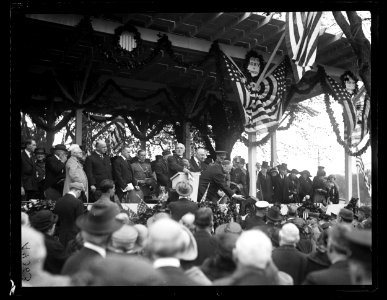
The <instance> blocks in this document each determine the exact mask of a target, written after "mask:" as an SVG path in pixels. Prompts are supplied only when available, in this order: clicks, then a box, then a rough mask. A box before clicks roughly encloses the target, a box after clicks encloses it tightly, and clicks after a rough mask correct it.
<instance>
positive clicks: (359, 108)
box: [351, 86, 371, 147]
mask: <svg viewBox="0 0 387 300" xmlns="http://www.w3.org/2000/svg"><path fill="white" fill-rule="evenodd" d="M370 102H371V101H370V98H369V96H368V94H367V93H366V91H365V88H364V86H363V87H362V88H361V89H360V91H359V92H358V93H357V95H356V96H354V97H353V100H352V103H353V104H354V107H355V113H356V124H355V128H354V130H353V133H352V141H351V142H352V143H351V146H352V147H356V146H358V145H359V144H360V143H361V142H362V141H363V139H364V138H365V136H366V135H367V133H368V132H369V128H370V104H371V103H370Z"/></svg>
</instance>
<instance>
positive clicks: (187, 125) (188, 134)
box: [183, 122, 192, 159]
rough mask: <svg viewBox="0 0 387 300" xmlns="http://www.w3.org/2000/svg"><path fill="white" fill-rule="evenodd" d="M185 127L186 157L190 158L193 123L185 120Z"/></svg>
mask: <svg viewBox="0 0 387 300" xmlns="http://www.w3.org/2000/svg"><path fill="white" fill-rule="evenodd" d="M183 126H184V128H183V134H184V139H185V141H184V146H185V157H186V158H187V159H190V157H191V140H192V137H191V131H190V129H191V123H190V122H184V125H183Z"/></svg>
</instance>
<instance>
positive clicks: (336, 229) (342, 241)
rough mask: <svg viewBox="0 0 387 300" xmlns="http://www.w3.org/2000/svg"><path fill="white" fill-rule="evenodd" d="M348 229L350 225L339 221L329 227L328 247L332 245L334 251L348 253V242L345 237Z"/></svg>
mask: <svg viewBox="0 0 387 300" xmlns="http://www.w3.org/2000/svg"><path fill="white" fill-rule="evenodd" d="M350 230H351V229H350V227H348V226H346V225H345V224H341V223H337V224H336V225H334V226H333V227H331V228H330V229H329V231H328V235H329V236H328V247H329V246H332V247H333V248H334V250H336V252H338V253H341V254H345V255H348V254H349V242H348V240H347V239H346V238H345V234H346V233H347V232H349V231H350Z"/></svg>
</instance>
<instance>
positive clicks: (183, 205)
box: [168, 181, 198, 221]
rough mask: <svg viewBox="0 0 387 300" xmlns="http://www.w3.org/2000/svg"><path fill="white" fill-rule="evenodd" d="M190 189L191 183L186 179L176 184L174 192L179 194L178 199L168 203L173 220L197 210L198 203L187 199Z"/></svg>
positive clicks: (178, 219)
mask: <svg viewBox="0 0 387 300" xmlns="http://www.w3.org/2000/svg"><path fill="white" fill-rule="evenodd" d="M192 191H193V188H192V185H191V184H190V183H189V182H188V181H180V182H178V183H177V184H176V193H178V194H179V200H178V201H173V202H171V203H169V204H168V208H169V209H170V211H171V217H172V219H173V220H175V221H180V219H181V217H182V216H184V215H185V214H186V213H192V214H194V213H195V212H196V211H197V210H198V204H197V203H196V202H193V201H191V200H188V199H187V198H188V197H189V196H190V195H191V194H192Z"/></svg>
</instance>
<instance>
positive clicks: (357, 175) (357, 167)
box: [356, 165, 361, 206]
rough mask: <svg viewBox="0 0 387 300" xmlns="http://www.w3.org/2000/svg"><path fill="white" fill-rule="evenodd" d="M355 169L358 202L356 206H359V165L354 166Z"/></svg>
mask: <svg viewBox="0 0 387 300" xmlns="http://www.w3.org/2000/svg"><path fill="white" fill-rule="evenodd" d="M356 169H357V174H356V177H357V197H358V198H359V200H358V206H360V203H361V201H360V184H359V165H357V166H356Z"/></svg>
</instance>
